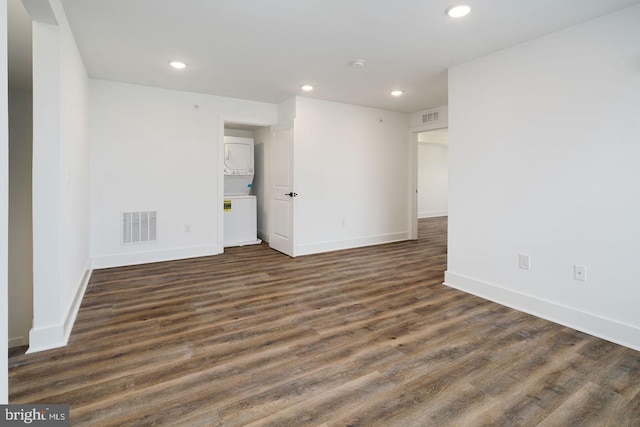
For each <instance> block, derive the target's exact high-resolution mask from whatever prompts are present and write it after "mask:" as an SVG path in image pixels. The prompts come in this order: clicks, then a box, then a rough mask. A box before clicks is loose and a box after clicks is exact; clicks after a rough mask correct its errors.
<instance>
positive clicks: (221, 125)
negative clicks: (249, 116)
mask: <svg viewBox="0 0 640 427" xmlns="http://www.w3.org/2000/svg"><path fill="white" fill-rule="evenodd" d="M227 123H229V124H234V125H245V126H255V127H267V128H270V127H272V126H273V125H274V124H273V123H264V122H247V121H245V120H237V119H233V118H231V117H227V116H223V115H218V141H217V144H218V147H217V156H218V163H217V165H216V167H217V170H218V173H217V176H218V197H216V201H215V203H216V206H218V207H217V208H216V209H215V212H216V215H217V218H216V223H217V236H216V237H217V238H216V243H217V244H216V246H217V251H216V253H218V254H221V253H224V129H225V124H227ZM254 155H255V154H254ZM254 179H255V178H254Z"/></svg>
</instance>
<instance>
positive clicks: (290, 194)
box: [285, 191, 298, 197]
mask: <svg viewBox="0 0 640 427" xmlns="http://www.w3.org/2000/svg"><path fill="white" fill-rule="evenodd" d="M297 195H298V193H294V192H293V191H292V192H291V193H286V194H285V196H289V197H296V196H297Z"/></svg>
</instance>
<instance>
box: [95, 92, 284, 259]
mask: <svg viewBox="0 0 640 427" xmlns="http://www.w3.org/2000/svg"><path fill="white" fill-rule="evenodd" d="M90 87H91V96H90V106H89V111H90V113H89V114H90V140H91V166H90V169H91V194H92V198H91V254H92V257H93V266H94V267H112V266H118V265H128V264H136V263H144V262H155V261H163V260H167V259H178V258H188V257H195V256H205V255H213V254H217V253H221V252H222V250H223V242H222V234H221V230H222V227H221V226H222V220H221V216H222V200H223V187H222V185H223V175H222V166H223V165H222V150H223V136H224V122H225V121H228V122H235V123H251V124H257V125H259V124H264V125H270V124H272V123H275V122H276V120H277V108H276V105H274V104H265V103H260V102H254V101H244V100H239V99H231V98H223V97H217V96H210V95H202V94H195V93H189V92H179V91H171V90H164V89H156V88H150V87H143V86H136V85H130V84H123V83H114V82H108V81H103V80H91V83H90ZM136 210H157V212H158V220H157V221H158V240H157V242H155V243H144V244H134V245H121V243H120V242H121V238H120V235H121V234H120V215H121V212H125V211H136ZM187 224H189V225H190V226H191V231H190V232H185V225H187Z"/></svg>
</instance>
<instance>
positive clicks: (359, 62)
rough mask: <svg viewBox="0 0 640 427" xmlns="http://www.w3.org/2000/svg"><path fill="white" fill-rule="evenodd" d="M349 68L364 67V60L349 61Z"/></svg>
mask: <svg viewBox="0 0 640 427" xmlns="http://www.w3.org/2000/svg"><path fill="white" fill-rule="evenodd" d="M351 67H353V68H362V67H364V59H354V60H353V61H351Z"/></svg>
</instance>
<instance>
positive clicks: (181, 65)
mask: <svg viewBox="0 0 640 427" xmlns="http://www.w3.org/2000/svg"><path fill="white" fill-rule="evenodd" d="M169 65H171V66H172V67H173V68H176V69H178V70H182V69H183V68H185V67H186V66H187V64H185V63H184V62H180V61H171V62H169Z"/></svg>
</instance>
